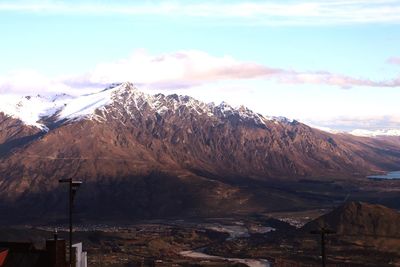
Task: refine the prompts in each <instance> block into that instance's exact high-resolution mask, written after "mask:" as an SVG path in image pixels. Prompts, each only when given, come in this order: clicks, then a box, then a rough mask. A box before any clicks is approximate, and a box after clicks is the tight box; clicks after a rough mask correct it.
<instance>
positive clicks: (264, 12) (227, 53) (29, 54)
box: [0, 0, 400, 130]
mask: <svg viewBox="0 0 400 267" xmlns="http://www.w3.org/2000/svg"><path fill="white" fill-rule="evenodd" d="M399 23H400V1H391V0H387V1H386V0H380V1H378V0H370V1H367V0H365V1H363V0H347V1H343V0H331V1H277V0H276V1H142V2H140V1H65V2H63V1H1V2H0V25H1V26H0V36H1V39H2V45H1V50H0V58H1V62H2V63H1V64H0V92H1V93H2V94H9V93H13V94H32V93H37V92H47V91H65V90H67V91H68V90H70V91H71V92H75V93H76V92H77V91H79V90H81V91H86V90H96V89H99V88H102V87H103V86H104V85H105V84H107V83H109V82H120V81H124V80H129V81H132V82H133V83H136V84H137V85H138V87H139V88H140V89H142V90H147V91H149V92H155V91H161V92H164V93H170V92H177V93H180V94H188V95H192V96H194V97H197V98H199V99H201V100H204V101H214V102H220V101H222V100H225V101H227V102H230V103H232V104H233V105H240V104H244V105H246V106H248V107H250V108H252V109H254V110H255V111H257V112H260V113H262V114H265V115H274V116H287V117H289V118H293V119H298V120H300V121H303V122H306V123H309V124H313V125H318V126H326V127H330V128H334V129H340V130H352V129H356V128H364V129H381V128H384V129H389V128H400V111H398V110H399V109H398V108H397V104H398V99H400V51H399V50H400V27H399Z"/></svg>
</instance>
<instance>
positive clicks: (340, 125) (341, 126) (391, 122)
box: [306, 114, 400, 131]
mask: <svg viewBox="0 0 400 267" xmlns="http://www.w3.org/2000/svg"><path fill="white" fill-rule="evenodd" d="M306 123H308V124H311V125H318V126H319V128H327V129H328V128H331V129H335V130H343V131H352V130H355V129H367V130H390V129H400V128H399V125H400V115H398V114H397V115H396V114H392V115H377V116H340V117H336V118H325V119H323V120H307V121H306Z"/></svg>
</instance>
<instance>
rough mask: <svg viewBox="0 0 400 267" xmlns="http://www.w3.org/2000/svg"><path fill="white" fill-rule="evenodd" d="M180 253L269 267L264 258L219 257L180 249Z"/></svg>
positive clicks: (187, 255)
mask: <svg viewBox="0 0 400 267" xmlns="http://www.w3.org/2000/svg"><path fill="white" fill-rule="evenodd" d="M180 254H181V255H182V256H184V257H189V258H196V259H209V260H225V261H231V262H237V263H243V264H246V265H247V266H249V267H270V266H271V265H270V264H269V261H267V260H264V259H239V258H225V257H220V256H213V255H208V254H205V253H202V252H197V251H191V250H188V251H182V252H181V253H180Z"/></svg>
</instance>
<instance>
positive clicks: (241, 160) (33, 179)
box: [0, 83, 400, 217]
mask: <svg viewBox="0 0 400 267" xmlns="http://www.w3.org/2000/svg"><path fill="white" fill-rule="evenodd" d="M5 99H6V98H3V97H2V99H1V101H2V102H4V105H3V104H2V105H1V111H2V112H0V152H1V153H0V203H10V202H12V203H14V202H18V203H19V205H20V206H19V207H21V210H22V211H24V210H26V208H25V207H30V205H32V203H36V202H38V203H39V202H41V201H42V202H43V201H44V203H46V204H43V203H42V202H41V203H42V204H43V205H45V206H48V207H49V208H51V207H53V206H54V207H56V206H57V205H56V202H57V201H58V200H59V199H60V197H58V196H57V194H56V193H57V192H58V191H57V190H58V189H57V188H59V185H58V182H57V181H58V179H60V178H68V177H74V178H76V177H79V178H80V179H82V180H84V181H85V185H86V187H82V190H84V193H83V194H82V195H81V197H82V198H84V201H82V203H85V205H86V206H85V207H86V208H85V209H86V210H85V212H87V213H90V214H92V215H93V216H95V215H96V216H98V214H101V213H104V212H106V213H107V214H108V215H110V214H114V212H118V214H120V215H121V214H123V215H124V216H147V217H154V216H164V215H165V216H167V215H168V216H170V215H177V214H186V215H188V214H191V215H198V214H203V215H204V214H214V215H215V214H217V215H218V214H221V213H224V212H228V213H229V212H232V211H238V210H242V211H246V212H251V211H253V210H255V209H259V210H260V209H267V208H268V207H270V208H273V206H274V203H277V202H282V201H281V199H280V198H281V196H280V194H284V195H285V196H286V197H285V201H286V200H287V198H290V199H292V200H293V201H288V202H285V203H286V204H287V205H298V204H296V203H304V201H309V200H304V199H299V198H300V197H299V196H298V195H296V194H294V193H288V192H283V191H282V192H280V193H279V194H277V193H276V191H271V188H267V187H265V186H266V185H267V184H270V183H273V182H274V181H275V180H276V179H280V181H282V180H285V181H293V180H296V179H298V178H301V177H342V178H350V177H355V176H356V177H364V176H366V175H367V174H371V173H373V172H376V171H387V170H393V169H395V170H396V169H399V168H400V144H398V143H396V142H386V141H384V140H380V139H371V138H358V137H356V136H351V135H339V134H331V133H327V132H323V131H320V130H317V129H313V128H311V127H309V126H307V125H305V124H302V123H300V122H297V121H295V120H293V121H292V120H288V119H286V118H275V117H265V116H262V115H261V114H257V113H255V112H253V111H251V110H249V109H247V108H245V107H238V108H233V107H231V106H230V105H228V104H227V103H225V102H223V103H221V104H219V105H215V104H213V103H209V104H207V103H204V102H201V101H198V100H196V99H194V98H192V97H189V96H178V95H163V94H156V95H149V94H145V93H143V92H141V91H139V90H138V89H136V88H135V87H134V86H133V85H132V84H130V83H123V84H119V85H114V86H111V87H109V88H106V89H105V90H102V91H101V92H98V93H94V94H87V95H83V96H79V97H73V96H68V95H54V96H35V97H25V98H15V97H14V98H9V99H7V100H5ZM260 188H264V189H265V190H266V191H265V192H264V191H263V190H264V189H263V190H261V189H260ZM260 190H261V191H260ZM273 190H276V189H273ZM271 192H273V193H272V195H270V193H271ZM287 194H289V195H287ZM32 199H36V200H37V201H32ZM52 201H53V202H52ZM51 203H53V204H51ZM286 204H285V205H286ZM51 205H53V206H51ZM282 205H283V204H282ZM5 207H7V205H6V206H5ZM1 208H2V206H1V205H0V213H1ZM15 210H16V211H17V210H19V209H15ZM32 211H35V209H34V208H32ZM7 212H10V211H9V210H7V211H6V210H4V212H3V214H8V213H7ZM27 212H28V211H27Z"/></svg>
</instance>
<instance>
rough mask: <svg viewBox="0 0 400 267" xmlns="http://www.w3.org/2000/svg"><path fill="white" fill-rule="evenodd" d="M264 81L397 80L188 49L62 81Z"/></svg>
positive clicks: (345, 84)
mask: <svg viewBox="0 0 400 267" xmlns="http://www.w3.org/2000/svg"><path fill="white" fill-rule="evenodd" d="M244 79H266V80H274V81H277V82H280V83H289V84H321V85H331V86H338V87H341V88H346V89H348V88H351V87H353V86H368V87H399V86H400V79H399V78H397V79H392V80H388V81H372V80H369V79H362V78H354V77H350V76H346V75H342V74H335V73H330V72H326V71H314V72H301V71H294V70H286V69H280V68H273V67H269V66H265V65H261V64H257V63H254V62H241V61H238V60H236V59H234V58H232V57H230V56H223V57H215V56H212V55H209V54H207V53H205V52H202V51H196V50H188V51H179V52H175V53H169V54H163V55H157V56H152V55H148V54H146V53H145V52H143V51H139V52H136V53H134V54H133V55H132V56H131V57H129V58H127V59H123V60H119V61H116V62H112V63H103V64H99V65H98V66H96V67H95V69H94V70H93V71H91V72H89V73H86V74H85V75H82V76H80V77H73V78H72V79H69V80H66V81H65V82H66V83H67V84H69V85H70V86H78V87H85V86H86V87H88V86H94V85H96V84H98V85H105V84H109V83H113V82H116V81H118V82H119V81H134V82H135V83H137V84H139V85H143V86H147V87H152V88H159V89H162V88H169V89H174V88H176V87H177V86H178V87H193V86H197V85H202V84H205V83H210V82H216V81H223V80H244Z"/></svg>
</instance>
